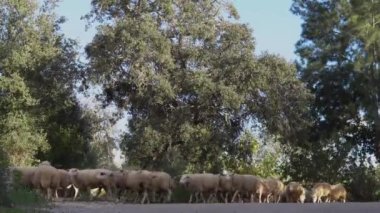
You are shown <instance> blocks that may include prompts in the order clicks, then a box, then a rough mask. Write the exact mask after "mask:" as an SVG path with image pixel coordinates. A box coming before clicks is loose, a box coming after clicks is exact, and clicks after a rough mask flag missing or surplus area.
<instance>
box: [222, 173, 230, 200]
mask: <svg viewBox="0 0 380 213" xmlns="http://www.w3.org/2000/svg"><path fill="white" fill-rule="evenodd" d="M219 192H220V195H221V197H222V200H224V202H225V203H228V195H229V194H230V193H231V192H232V178H231V176H230V175H219Z"/></svg>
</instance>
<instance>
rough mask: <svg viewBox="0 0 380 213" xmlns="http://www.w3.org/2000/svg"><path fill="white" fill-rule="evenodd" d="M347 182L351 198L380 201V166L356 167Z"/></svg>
mask: <svg viewBox="0 0 380 213" xmlns="http://www.w3.org/2000/svg"><path fill="white" fill-rule="evenodd" d="M351 178H352V179H351V180H350V181H349V183H348V184H347V189H348V191H349V194H350V200H354V201H379V200H380V167H377V168H363V167H359V168H355V169H353V170H352V173H351Z"/></svg>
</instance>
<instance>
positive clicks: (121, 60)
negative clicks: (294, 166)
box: [86, 0, 307, 172]
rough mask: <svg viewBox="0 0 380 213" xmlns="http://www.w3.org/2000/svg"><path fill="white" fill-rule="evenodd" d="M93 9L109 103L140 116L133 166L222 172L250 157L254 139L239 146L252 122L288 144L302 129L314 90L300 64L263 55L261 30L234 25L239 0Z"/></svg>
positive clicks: (93, 50) (93, 60)
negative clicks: (225, 159) (257, 33)
mask: <svg viewBox="0 0 380 213" xmlns="http://www.w3.org/2000/svg"><path fill="white" fill-rule="evenodd" d="M92 5H93V9H92V11H91V13H90V14H88V15H87V18H88V19H89V20H90V21H99V22H100V26H99V28H98V29H99V30H98V33H97V34H96V36H95V37H94V39H93V41H92V42H91V43H90V44H89V45H88V46H87V47H86V53H87V55H88V59H89V61H90V62H89V66H90V73H89V80H90V81H91V82H92V83H95V84H100V85H101V86H102V88H103V94H104V96H102V98H103V99H102V100H103V102H104V103H105V104H106V105H107V104H111V105H112V104H115V105H116V106H117V107H118V108H119V109H122V110H126V111H127V112H128V113H129V114H130V116H131V119H130V120H129V123H128V127H129V131H128V132H127V133H126V134H125V136H124V138H123V142H122V148H123V150H124V151H125V155H126V157H127V159H128V163H129V164H134V165H137V166H141V167H143V168H155V169H158V168H163V167H165V166H166V165H170V162H178V164H181V165H183V164H186V165H187V166H189V167H192V168H193V170H196V171H203V170H204V171H214V172H217V171H220V170H221V169H222V168H221V167H222V164H220V163H218V158H219V156H221V154H222V153H227V154H228V155H231V156H232V157H235V158H238V159H239V160H241V161H243V162H247V163H250V161H251V149H250V147H251V144H250V143H251V141H247V144H244V145H243V146H244V147H243V148H242V149H239V147H240V146H242V144H240V143H239V140H238V138H239V137H240V136H241V134H242V132H243V129H244V127H245V125H246V123H247V122H249V121H257V123H261V124H263V127H265V129H267V130H268V131H269V132H270V133H274V134H278V135H281V136H283V138H284V140H285V138H287V139H289V138H291V136H292V135H293V134H294V132H296V131H298V128H295V126H294V125H295V122H297V121H298V120H297V118H298V117H301V116H303V113H304V111H303V110H302V109H299V110H298V107H300V106H301V104H300V103H301V102H303V101H304V100H306V99H307V96H306V95H305V94H306V93H305V92H304V88H303V87H302V84H301V83H300V82H299V81H298V80H297V79H296V76H295V69H294V67H293V66H292V65H290V63H287V62H286V61H285V60H283V59H281V58H280V57H276V56H272V55H269V54H267V55H264V56H262V57H260V58H256V57H255V56H254V55H253V51H254V39H253V38H252V31H251V30H250V29H249V28H248V26H247V25H245V24H240V23H238V22H236V21H235V20H236V19H237V18H238V14H237V12H236V10H235V8H234V7H233V6H232V5H231V4H227V3H226V2H225V1H221V0H216V1H215V0H213V1H211V0H205V1H190V0H174V1H167V0H157V1H147V0H139V1H107V0H93V1H92ZM272 71H273V72H272ZM271 84H272V85H271ZM285 90H286V91H285ZM284 92H285V94H283V93H284ZM280 96H281V97H284V99H281V100H279V99H277V98H278V97H280ZM285 97H287V98H285ZM267 104H271V105H270V106H268V107H266V105H267ZM293 108H294V109H295V110H291V109H293ZM293 111H294V113H293ZM291 117H293V118H291ZM294 119H295V122H294V123H293V120H294ZM298 124H299V123H297V125H298ZM288 130H291V131H288ZM287 133H289V134H287Z"/></svg>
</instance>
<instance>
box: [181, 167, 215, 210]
mask: <svg viewBox="0 0 380 213" xmlns="http://www.w3.org/2000/svg"><path fill="white" fill-rule="evenodd" d="M179 183H180V184H181V185H182V186H184V187H185V188H186V189H187V190H189V191H190V192H191V195H190V199H189V203H191V202H192V199H193V195H194V196H195V202H198V194H199V195H200V196H201V199H202V201H203V202H204V203H206V200H205V198H204V193H210V195H209V198H208V200H207V202H209V201H210V200H211V198H212V197H213V196H215V197H216V194H217V192H218V187H219V176H218V175H214V174H209V173H202V174H184V175H182V176H181V179H180V181H179Z"/></svg>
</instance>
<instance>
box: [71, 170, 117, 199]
mask: <svg viewBox="0 0 380 213" xmlns="http://www.w3.org/2000/svg"><path fill="white" fill-rule="evenodd" d="M69 174H70V179H71V182H72V184H73V186H74V189H75V195H74V198H73V200H75V199H76V198H77V197H78V194H79V191H83V190H85V191H87V192H89V191H90V189H94V188H99V190H98V193H97V196H98V195H99V193H100V191H101V190H100V189H102V188H104V189H105V190H106V192H107V196H108V197H111V196H112V177H113V174H112V172H111V171H109V170H107V169H85V170H78V169H75V168H73V169H70V170H69Z"/></svg>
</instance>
